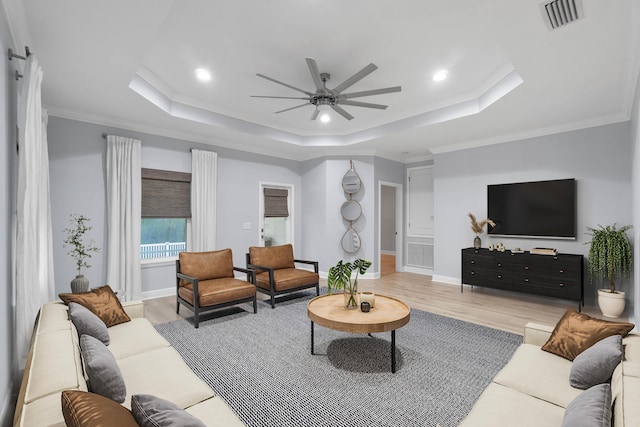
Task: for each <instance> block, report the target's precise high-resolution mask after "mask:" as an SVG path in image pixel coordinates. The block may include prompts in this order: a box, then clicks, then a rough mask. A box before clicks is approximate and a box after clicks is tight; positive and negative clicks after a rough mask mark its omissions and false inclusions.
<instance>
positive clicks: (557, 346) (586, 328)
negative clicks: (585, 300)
mask: <svg viewBox="0 0 640 427" xmlns="http://www.w3.org/2000/svg"><path fill="white" fill-rule="evenodd" d="M634 327H635V325H634V324H633V323H621V322H611V321H608V320H601V319H596V318H593V317H590V316H588V315H586V314H583V313H578V312H577V311H575V310H573V309H568V310H567V311H566V312H565V314H564V315H563V316H562V318H561V319H560V320H559V321H558V323H557V324H556V327H555V328H554V329H553V332H552V333H551V337H549V340H548V341H547V342H546V343H545V345H543V346H542V349H543V350H544V351H548V352H550V353H553V354H557V355H558V356H560V357H564V358H565V359H568V360H573V359H575V358H576V356H578V355H579V354H580V353H582V352H583V351H584V350H586V349H587V348H589V347H591V346H592V345H593V344H595V343H597V342H598V341H600V340H601V339H603V338H606V337H609V336H611V335H622V336H625V335H627V333H629V331H631V330H632V329H633V328H634Z"/></svg>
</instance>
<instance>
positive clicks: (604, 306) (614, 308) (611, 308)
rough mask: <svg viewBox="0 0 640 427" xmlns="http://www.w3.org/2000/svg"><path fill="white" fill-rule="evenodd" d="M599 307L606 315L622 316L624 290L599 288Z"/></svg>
mask: <svg viewBox="0 0 640 427" xmlns="http://www.w3.org/2000/svg"><path fill="white" fill-rule="evenodd" d="M598 307H600V311H602V314H603V315H604V316H605V317H620V315H621V314H622V312H623V311H624V292H621V291H616V292H615V293H611V292H609V289H598Z"/></svg>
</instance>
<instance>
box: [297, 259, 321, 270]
mask: <svg viewBox="0 0 640 427" xmlns="http://www.w3.org/2000/svg"><path fill="white" fill-rule="evenodd" d="M293 262H299V263H301V264H311V265H313V271H314V272H315V273H317V272H318V261H309V260H306V259H294V260H293Z"/></svg>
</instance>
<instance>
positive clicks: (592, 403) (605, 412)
mask: <svg viewBox="0 0 640 427" xmlns="http://www.w3.org/2000/svg"><path fill="white" fill-rule="evenodd" d="M605 426H606V427H609V426H611V386H610V385H609V384H599V385H595V386H593V387H591V388H590V389H588V390H585V391H583V392H582V393H580V394H579V395H578V396H576V397H575V398H574V399H573V400H572V401H571V402H570V403H569V405H567V409H566V410H565V411H564V417H563V418H562V426H561V427H605Z"/></svg>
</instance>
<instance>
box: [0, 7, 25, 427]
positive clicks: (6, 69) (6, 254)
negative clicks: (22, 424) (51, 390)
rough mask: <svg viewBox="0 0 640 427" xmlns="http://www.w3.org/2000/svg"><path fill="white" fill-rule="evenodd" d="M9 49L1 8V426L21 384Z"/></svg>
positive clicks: (12, 86)
mask: <svg viewBox="0 0 640 427" xmlns="http://www.w3.org/2000/svg"><path fill="white" fill-rule="evenodd" d="M9 48H11V49H13V50H14V52H16V53H18V52H20V53H21V54H24V51H23V49H16V46H14V44H13V42H12V40H11V35H10V34H9V25H8V22H7V21H6V16H5V15H4V9H3V8H0V52H1V53H2V54H1V55H0V57H1V58H0V68H1V69H2V73H0V147H1V149H0V194H1V195H2V196H1V197H2V200H1V201H0V206H2V208H1V209H0V235H1V236H3V237H2V239H1V240H0V281H1V282H2V285H1V286H0V289H1V290H0V306H1V307H3V310H2V321H0V425H10V423H11V419H12V417H13V407H14V405H15V394H16V393H17V388H18V386H19V380H20V378H19V372H18V362H17V360H16V358H15V354H14V353H15V340H14V335H13V331H14V324H15V323H14V316H15V308H14V307H15V303H14V289H15V282H14V274H13V265H14V255H13V247H14V246H13V245H14V242H15V214H14V212H15V209H16V199H15V197H16V182H17V181H16V176H17V164H18V158H17V153H16V143H15V141H16V135H15V129H16V116H17V113H16V87H17V84H18V82H16V80H15V78H14V77H13V76H14V74H13V72H14V70H15V69H16V67H17V66H20V67H21V66H22V64H20V63H18V61H17V60H13V61H9V58H8V57H7V52H8V50H9Z"/></svg>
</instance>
